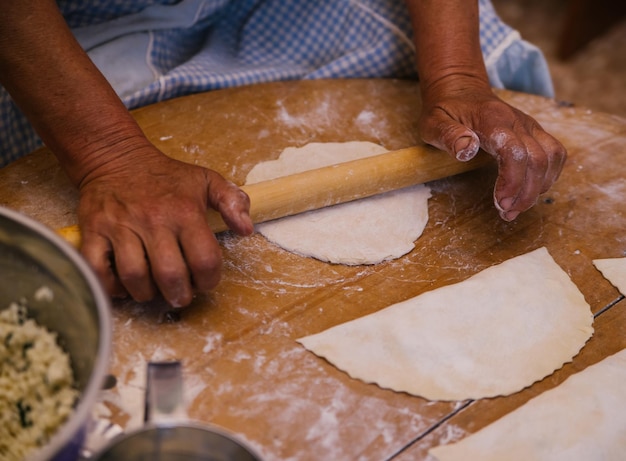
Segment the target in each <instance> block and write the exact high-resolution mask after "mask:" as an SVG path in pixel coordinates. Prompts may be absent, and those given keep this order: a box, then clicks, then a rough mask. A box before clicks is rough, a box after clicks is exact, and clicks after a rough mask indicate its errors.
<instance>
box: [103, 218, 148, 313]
mask: <svg viewBox="0 0 626 461" xmlns="http://www.w3.org/2000/svg"><path fill="white" fill-rule="evenodd" d="M113 250H114V254H115V270H116V271H117V276H118V277H119V280H120V282H121V283H122V285H124V288H125V289H126V290H127V291H128V293H129V294H130V295H131V296H132V298H133V299H134V300H135V301H137V302H145V301H149V300H150V299H152V298H154V296H155V295H156V287H155V285H154V283H153V281H152V278H151V274H150V266H149V264H148V261H147V259H146V252H145V249H144V246H143V243H142V241H141V239H140V238H139V236H137V234H135V233H134V232H131V231H130V230H123V231H122V232H121V233H119V234H117V235H116V238H115V239H114V240H113Z"/></svg>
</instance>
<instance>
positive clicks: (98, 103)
mask: <svg viewBox="0 0 626 461" xmlns="http://www.w3.org/2000/svg"><path fill="white" fill-rule="evenodd" d="M0 7H2V10H3V13H2V15H0V83H2V85H3V86H4V87H5V88H6V89H7V91H8V92H9V93H10V94H11V96H12V97H13V99H14V100H15V102H16V103H17V105H18V106H19V107H20V109H21V110H22V111H23V112H24V114H25V115H26V116H27V117H28V119H29V120H30V122H31V123H32V125H33V126H34V128H35V129H36V130H37V132H38V134H39V135H40V136H41V138H42V140H43V141H44V142H45V143H46V145H47V146H48V147H49V148H50V149H51V150H52V151H53V152H54V153H55V155H56V156H57V157H58V158H59V161H60V163H61V165H62V166H63V168H64V169H65V171H66V172H67V174H68V175H69V176H70V178H71V180H72V181H73V182H74V183H75V184H77V185H80V184H81V182H82V181H83V180H84V179H85V178H86V177H88V176H89V174H90V173H91V172H93V171H94V170H96V169H98V168H100V167H102V166H103V165H105V164H106V163H108V162H110V161H111V160H113V159H114V158H116V157H117V156H121V155H128V153H130V152H132V151H133V150H135V149H137V148H140V147H143V146H145V145H146V144H147V141H146V139H145V138H144V137H143V135H142V132H141V130H140V128H139V127H138V126H137V124H136V123H135V121H134V120H133V118H132V117H131V116H130V114H129V113H128V111H127V110H126V108H125V107H124V105H123V104H122V102H121V101H120V100H119V98H118V97H117V95H116V94H115V92H114V91H113V89H112V88H111V86H110V85H109V84H108V82H107V81H106V79H105V78H104V77H103V76H102V74H101V73H100V72H99V71H98V69H97V68H96V67H95V66H94V64H93V63H92V62H91V60H90V59H89V57H88V56H87V54H86V53H85V52H84V51H83V49H82V48H81V47H80V45H79V44H78V43H77V41H76V40H75V39H74V37H73V35H72V33H71V31H70V30H69V28H68V27H67V25H66V23H65V21H64V19H63V17H62V15H61V14H60V12H59V10H58V8H57V5H56V3H55V2H54V1H52V0H20V1H16V2H15V1H5V0H2V1H0Z"/></svg>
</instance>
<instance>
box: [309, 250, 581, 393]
mask: <svg viewBox="0 0 626 461" xmlns="http://www.w3.org/2000/svg"><path fill="white" fill-rule="evenodd" d="M592 323H593V315H592V314H591V310H590V308H589V305H588V304H587V303H586V302H585V299H584V297H583V295H582V294H581V293H580V291H579V290H578V288H577V287H576V285H574V284H573V283H572V281H571V280H570V279H569V277H568V276H567V274H565V272H563V270H562V269H561V268H560V267H559V266H558V265H557V264H556V263H555V262H554V260H553V259H552V257H551V256H550V254H549V253H548V251H547V250H546V249H545V248H540V249H537V250H535V251H533V252H530V253H528V254H525V255H522V256H518V257H516V258H513V259H510V260H508V261H505V262H504V263H502V264H499V265H496V266H493V267H490V268H488V269H485V270H484V271H482V272H480V273H478V274H476V275H474V276H472V277H470V278H469V279H467V280H465V281H463V282H460V283H457V284H454V285H449V286H445V287H442V288H439V289H436V290H433V291H430V292H427V293H423V294H422V295H419V296H417V297H415V298H412V299H409V300H407V301H403V302H401V303H398V304H395V305H392V306H390V307H387V308H386V309H383V310H381V311H378V312H376V313H374V314H370V315H368V316H365V317H362V318H360V319H356V320H353V321H351V322H347V323H344V324H341V325H338V326H335V327H333V328H330V329H328V330H326V331H323V332H321V333H318V334H315V335H311V336H307V337H304V338H301V339H299V340H298V342H300V343H301V344H302V345H304V347H306V348H307V349H309V350H310V351H312V352H313V353H315V354H316V355H318V356H320V357H324V358H326V359H327V360H328V361H329V362H330V363H332V364H333V365H335V366H336V367H337V368H339V369H341V370H343V371H345V372H347V373H348V374H349V375H350V376H352V377H353V378H357V379H360V380H362V381H365V382H367V383H376V384H378V385H379V386H381V387H383V388H388V389H392V390H395V391H400V392H408V393H409V394H413V395H417V396H421V397H424V398H427V399H430V400H465V399H480V398H484V397H495V396H498V395H507V394H511V393H513V392H517V391H519V390H521V389H523V388H524V387H527V386H529V385H531V384H532V383H534V382H535V381H538V380H540V379H542V378H543V377H545V376H547V375H549V374H550V373H552V372H553V371H554V370H556V369H558V368H560V367H561V366H562V365H563V364H564V363H566V362H569V361H571V359H572V358H573V357H574V356H575V355H576V354H577V353H578V351H579V350H580V349H581V348H582V346H583V345H584V344H585V342H586V341H587V340H588V339H589V337H590V336H591V334H592V333H593V328H592Z"/></svg>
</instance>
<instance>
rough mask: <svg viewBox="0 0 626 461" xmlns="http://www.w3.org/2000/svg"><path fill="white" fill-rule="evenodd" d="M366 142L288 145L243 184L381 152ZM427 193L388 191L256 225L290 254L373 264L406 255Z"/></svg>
mask: <svg viewBox="0 0 626 461" xmlns="http://www.w3.org/2000/svg"><path fill="white" fill-rule="evenodd" d="M386 151H387V150H386V149H385V148H384V147H381V146H379V145H377V144H374V143H370V142H358V141H355V142H346V143H311V144H307V145H305V146H304V147H300V148H295V147H289V148H287V149H285V150H284V151H283V152H282V154H281V155H280V157H279V158H278V159H277V160H273V161H269V162H264V163H260V164H258V165H256V166H255V167H254V168H253V169H252V170H251V171H250V173H249V174H248V177H247V178H246V183H247V184H252V183H256V182H259V181H264V180H268V179H273V178H277V177H280V176H285V175H288V174H294V173H300V172H302V171H306V170H311V169H314V168H321V167H324V166H328V165H332V164H336V163H341V162H347V161H350V160H355V159H357V158H364V157H370V156H372V155H378V154H381V153H384V152H386ZM429 197H430V189H429V188H428V187H426V186H424V185H418V186H413V187H409V188H406V189H402V190H398V191H393V192H388V193H386V194H381V195H377V196H374V197H370V198H366V199H362V200H356V201H354V202H350V203H343V204H341V205H335V206H332V207H328V208H324V209H321V210H315V211H310V212H307V213H302V214H299V215H296V216H290V217H288V218H282V219H278V220H275V221H271V222H266V223H262V224H258V225H257V227H256V228H257V231H258V232H260V233H261V234H262V235H264V236H265V237H266V238H267V239H268V240H270V241H271V242H274V243H275V244H277V245H279V246H280V247H282V248H284V249H285V250H287V251H291V252H293V253H298V254H301V255H304V256H311V257H314V258H317V259H320V260H322V261H328V262H332V263H340V264H347V265H357V264H375V263H379V262H381V261H385V260H389V259H394V258H399V257H400V256H402V255H404V254H406V253H408V252H409V251H411V250H412V249H413V248H414V246H415V243H414V242H415V240H417V239H418V238H419V237H420V235H422V232H423V230H424V227H425V226H426V223H427V221H428V198H429Z"/></svg>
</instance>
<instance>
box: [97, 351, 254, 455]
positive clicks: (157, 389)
mask: <svg viewBox="0 0 626 461" xmlns="http://www.w3.org/2000/svg"><path fill="white" fill-rule="evenodd" d="M183 402H184V399H183V391H182V373H181V365H180V362H156V363H154V362H151V363H149V364H148V376H147V388H146V398H145V416H144V420H145V422H146V424H145V425H144V426H143V427H141V428H139V429H137V430H135V431H131V432H128V433H123V434H120V435H118V436H117V437H115V438H114V439H112V440H111V441H110V442H109V443H108V444H107V445H106V446H105V447H104V448H103V449H102V450H100V452H99V453H97V454H96V455H95V456H94V457H93V458H92V459H93V460H95V461H261V458H260V457H259V456H258V455H257V454H255V453H254V452H253V450H252V449H251V448H250V447H248V446H246V445H245V444H244V443H243V442H241V441H239V440H237V438H236V437H235V436H234V435H233V434H231V433H229V432H228V431H226V430H224V429H221V428H218V427H214V426H209V425H206V424H200V423H196V422H192V421H189V420H187V419H186V412H185V409H184V404H183Z"/></svg>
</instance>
